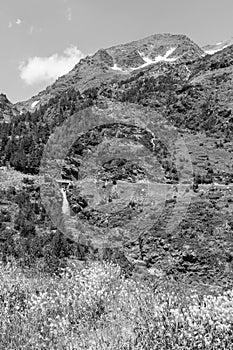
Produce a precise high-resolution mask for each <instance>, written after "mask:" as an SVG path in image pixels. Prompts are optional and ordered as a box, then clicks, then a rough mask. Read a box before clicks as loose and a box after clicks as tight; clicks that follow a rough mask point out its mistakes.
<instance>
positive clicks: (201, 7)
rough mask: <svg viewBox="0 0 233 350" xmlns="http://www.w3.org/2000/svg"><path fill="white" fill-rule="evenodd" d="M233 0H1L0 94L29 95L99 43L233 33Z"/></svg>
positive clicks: (218, 37) (201, 40) (206, 39)
mask: <svg viewBox="0 0 233 350" xmlns="http://www.w3.org/2000/svg"><path fill="white" fill-rule="evenodd" d="M232 16H233V1H232V0H221V1H220V0H143V1H142V0H115V1H114V0H0V38H1V42H0V45H1V47H0V93H5V94H6V95H7V97H8V98H9V99H10V101H12V102H14V103H15V102H18V101H23V100H26V99H28V98H30V97H32V96H33V95H35V94H37V93H38V92H39V91H41V90H42V89H44V88H45V87H46V86H48V85H49V84H51V83H53V82H54V81H55V80H56V78H57V77H59V76H61V75H63V74H65V73H68V71H69V70H71V69H72V68H73V66H74V65H75V64H76V63H77V62H78V61H79V60H80V59H81V58H83V57H85V56H86V55H88V54H92V53H94V52H95V51H97V50H98V49H100V48H107V47H110V46H113V45H117V44H122V43H126V42H130V41H133V40H137V39H141V38H144V37H146V36H149V35H152V34H156V33H172V34H186V35H187V36H189V37H190V38H191V39H192V40H193V41H195V42H196V43H197V44H198V45H200V46H203V45H206V44H215V43H217V42H219V41H223V40H226V39H229V38H231V37H233V24H232Z"/></svg>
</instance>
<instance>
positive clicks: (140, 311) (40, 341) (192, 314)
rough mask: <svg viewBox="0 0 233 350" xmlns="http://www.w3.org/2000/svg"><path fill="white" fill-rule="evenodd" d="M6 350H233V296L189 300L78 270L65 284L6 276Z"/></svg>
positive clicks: (28, 275)
mask: <svg viewBox="0 0 233 350" xmlns="http://www.w3.org/2000/svg"><path fill="white" fill-rule="evenodd" d="M0 314H1V318H0V349H1V350H3V349H4V350H16V349H17V350H20V349H33V350H36V349H38V350H39V349H48V350H50V349H57V350H60V349H65V350H66V349H67V350H75V349H77V350H78V349H98V350H99V349H100V350H101V349H110V350H115V349H116V350H120V349H124V350H131V349H137V350H139V349H140V350H141V349H158V350H163V349H164V350H165V349H174V350H175V349H218V350H221V349H232V348H233V291H227V292H223V293H222V294H221V295H215V296H214V295H202V296H200V295H199V294H198V293H189V292H187V291H185V290H183V289H181V288H180V289H178V288H175V286H174V285H172V284H171V285H159V284H157V285H156V283H154V284H153V285H152V284H151V285H150V284H149V283H146V282H143V281H139V280H136V279H134V278H126V277H125V276H124V275H123V274H122V271H121V269H120V267H119V266H116V265H114V264H111V263H100V262H92V263H88V264H85V265H84V266H80V265H79V266H76V265H75V264H74V265H72V264H70V266H69V267H68V268H66V269H64V270H63V271H62V273H61V275H59V276H55V275H54V276H49V275H45V274H42V273H41V274H40V273H36V274H35V273H32V272H30V271H22V270H21V269H20V268H19V267H17V265H16V264H8V265H6V266H3V265H2V266H1V269H0Z"/></svg>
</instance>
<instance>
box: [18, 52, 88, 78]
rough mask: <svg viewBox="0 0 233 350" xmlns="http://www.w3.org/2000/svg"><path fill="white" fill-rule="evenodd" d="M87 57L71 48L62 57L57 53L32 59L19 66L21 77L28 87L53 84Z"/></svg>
mask: <svg viewBox="0 0 233 350" xmlns="http://www.w3.org/2000/svg"><path fill="white" fill-rule="evenodd" d="M83 57H85V55H84V54H83V53H82V52H81V51H80V50H78V48H77V47H75V46H71V47H69V48H67V49H65V50H64V53H63V54H62V55H58V54H57V53H55V54H54V55H51V56H49V57H38V56H35V57H31V58H29V59H28V60H27V61H24V62H21V63H20V65H19V70H20V77H21V79H22V80H23V81H24V82H25V83H26V84H28V85H33V84H37V83H43V82H44V83H52V82H53V81H55V80H56V79H57V78H58V77H60V76H62V75H64V74H66V73H68V72H69V71H70V70H71V69H72V68H73V67H74V65H75V64H76V63H78V62H79V61H80V59H81V58H83Z"/></svg>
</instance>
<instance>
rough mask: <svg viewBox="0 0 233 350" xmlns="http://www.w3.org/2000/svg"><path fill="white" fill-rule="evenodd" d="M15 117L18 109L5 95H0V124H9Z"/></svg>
mask: <svg viewBox="0 0 233 350" xmlns="http://www.w3.org/2000/svg"><path fill="white" fill-rule="evenodd" d="M17 115H19V111H18V109H17V108H16V107H15V106H14V105H13V103H11V102H10V101H9V100H8V98H7V97H6V95H4V94H0V123H2V122H5V123H10V121H11V120H12V119H13V117H15V116H17Z"/></svg>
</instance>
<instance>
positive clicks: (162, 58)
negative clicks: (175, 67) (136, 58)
mask: <svg viewBox="0 0 233 350" xmlns="http://www.w3.org/2000/svg"><path fill="white" fill-rule="evenodd" d="M175 50H176V47H171V48H170V49H169V50H168V51H167V52H166V53H165V55H164V56H161V55H159V56H157V57H155V58H154V59H153V60H152V59H151V58H150V57H148V56H146V55H145V54H144V53H143V52H139V55H140V56H141V57H142V58H143V60H144V62H145V63H143V64H142V65H141V66H139V67H137V68H132V69H133V70H135V69H139V68H144V67H146V66H148V65H150V64H155V63H158V62H162V61H164V62H175V61H176V60H177V58H178V57H173V58H168V57H169V56H170V55H171V54H172V53H173V52H174V51H175Z"/></svg>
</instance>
